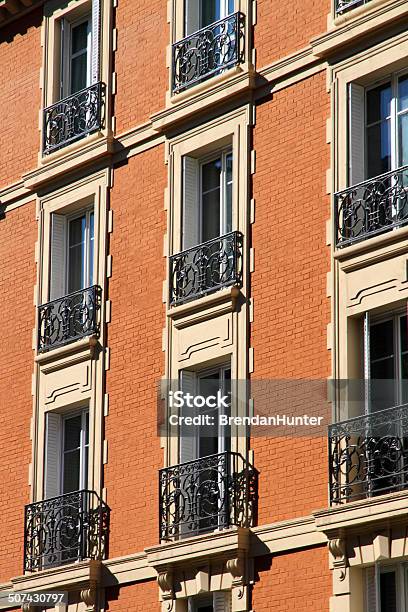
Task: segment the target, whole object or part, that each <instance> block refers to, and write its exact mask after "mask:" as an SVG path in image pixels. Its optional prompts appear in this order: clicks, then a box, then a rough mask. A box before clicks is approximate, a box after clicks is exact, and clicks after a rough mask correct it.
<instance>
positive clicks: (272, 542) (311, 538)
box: [251, 516, 327, 557]
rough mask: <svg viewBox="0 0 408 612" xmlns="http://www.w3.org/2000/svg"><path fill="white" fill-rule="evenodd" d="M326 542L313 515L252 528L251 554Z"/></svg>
mask: <svg viewBox="0 0 408 612" xmlns="http://www.w3.org/2000/svg"><path fill="white" fill-rule="evenodd" d="M326 543H327V538H326V536H325V535H324V533H321V532H319V531H317V530H316V526H315V518H314V517H313V516H304V517H300V518H297V519H290V520H287V521H281V522H279V523H271V524H270V525H262V526H260V527H255V528H254V529H252V530H251V555H253V556H254V557H256V556H258V555H262V554H265V551H266V549H267V552H269V553H271V554H276V553H279V552H284V551H288V550H296V549H298V548H306V547H308V546H318V545H324V544H326Z"/></svg>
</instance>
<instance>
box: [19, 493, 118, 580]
mask: <svg viewBox="0 0 408 612" xmlns="http://www.w3.org/2000/svg"><path fill="white" fill-rule="evenodd" d="M108 531H109V508H108V506H107V505H106V504H105V503H104V502H103V501H102V500H101V499H100V498H99V497H98V495H97V494H96V493H95V492H94V491H86V490H83V491H75V492H74V493H68V494H66V495H61V496H60V497H53V498H52V499H47V500H44V501H41V502H37V503H35V504H29V505H28V506H26V507H25V528H24V571H25V572H35V571H41V570H43V569H47V568H49V567H55V566H58V565H64V564H65V563H74V562H75V561H85V560H87V559H97V560H100V559H103V558H104V557H105V555H106V552H107V539H108Z"/></svg>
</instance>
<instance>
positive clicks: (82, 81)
mask: <svg viewBox="0 0 408 612" xmlns="http://www.w3.org/2000/svg"><path fill="white" fill-rule="evenodd" d="M87 71H88V66H87V57H86V53H83V54H81V55H77V56H76V57H74V58H72V60H71V92H70V94H74V93H76V92H77V91H81V89H85V87H86V86H87V84H88V83H87Z"/></svg>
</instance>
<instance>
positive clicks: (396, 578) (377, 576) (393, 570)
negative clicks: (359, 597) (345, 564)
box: [365, 564, 407, 612]
mask: <svg viewBox="0 0 408 612" xmlns="http://www.w3.org/2000/svg"><path fill="white" fill-rule="evenodd" d="M406 580H407V567H406V566H405V565H403V564H399V565H397V566H393V565H384V566H381V565H378V564H377V565H375V566H373V567H368V568H367V569H366V570H365V612H402V611H403V610H405V609H406V607H405V603H404V600H405V597H406V589H407V582H406Z"/></svg>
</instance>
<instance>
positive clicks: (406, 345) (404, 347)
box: [400, 315, 408, 352]
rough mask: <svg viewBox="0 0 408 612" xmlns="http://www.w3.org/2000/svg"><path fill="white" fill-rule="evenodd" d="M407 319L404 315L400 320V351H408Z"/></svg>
mask: <svg viewBox="0 0 408 612" xmlns="http://www.w3.org/2000/svg"><path fill="white" fill-rule="evenodd" d="M407 326H408V318H407V316H406V315H404V316H403V317H401V318H400V334H401V351H402V352H404V351H408V327H407Z"/></svg>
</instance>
